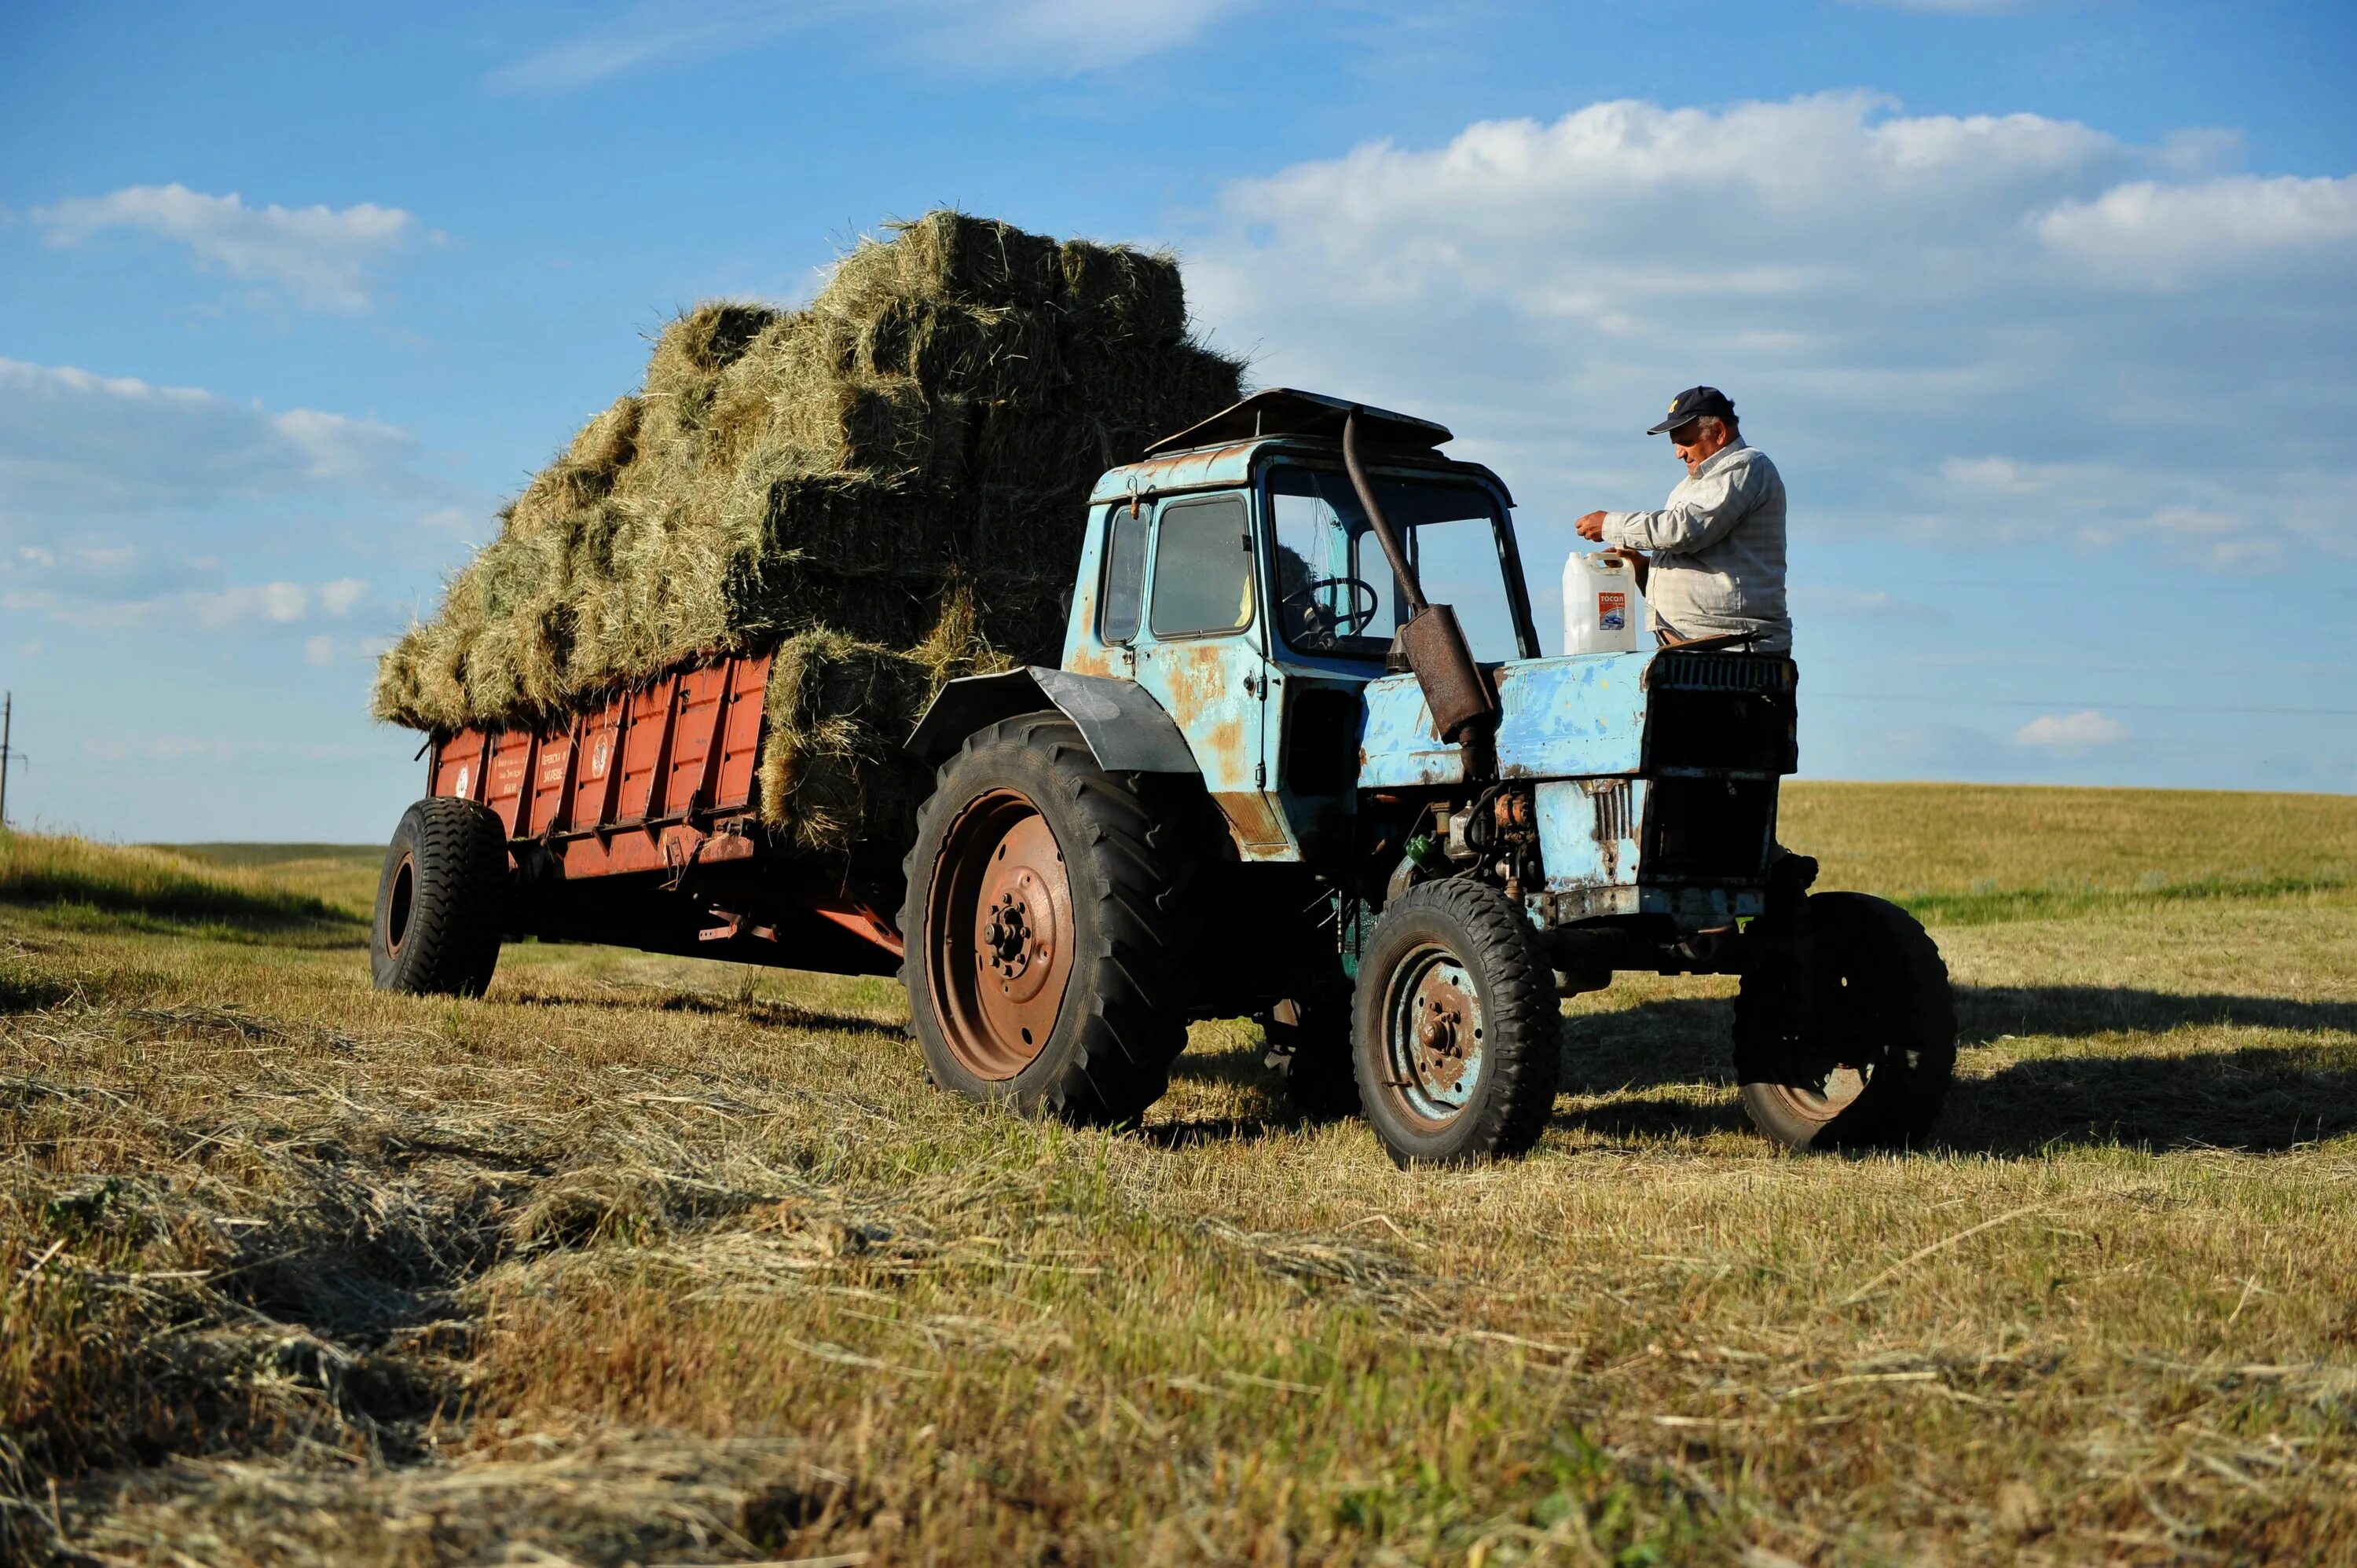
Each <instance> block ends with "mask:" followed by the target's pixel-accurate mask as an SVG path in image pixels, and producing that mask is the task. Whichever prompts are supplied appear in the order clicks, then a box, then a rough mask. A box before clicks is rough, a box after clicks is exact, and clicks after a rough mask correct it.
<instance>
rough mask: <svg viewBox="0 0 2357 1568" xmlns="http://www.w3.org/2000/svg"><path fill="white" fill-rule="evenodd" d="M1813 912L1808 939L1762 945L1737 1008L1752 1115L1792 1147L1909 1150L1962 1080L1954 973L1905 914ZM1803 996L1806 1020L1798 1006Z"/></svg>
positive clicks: (1821, 902)
mask: <svg viewBox="0 0 2357 1568" xmlns="http://www.w3.org/2000/svg"><path fill="white" fill-rule="evenodd" d="M1806 908H1807V917H1806V918H1807V922H1808V929H1807V932H1806V936H1805V940H1803V941H1802V942H1800V943H1799V944H1797V945H1796V944H1793V943H1792V942H1790V941H1789V940H1787V941H1786V942H1784V943H1783V944H1781V945H1774V944H1773V943H1772V940H1771V945H1768V946H1764V947H1763V948H1762V949H1761V952H1762V953H1763V954H1764V955H1766V956H1765V958H1764V960H1763V961H1761V962H1759V963H1757V964H1754V965H1749V966H1747V968H1746V971H1745V973H1744V976H1743V987H1742V990H1741V991H1740V993H1738V995H1737V997H1736V1002H1735V1076H1736V1079H1737V1080H1738V1082H1739V1083H1740V1084H1741V1086H1742V1096H1743V1109H1744V1110H1745V1111H1746V1112H1749V1115H1750V1117H1751V1122H1752V1125H1753V1126H1755V1127H1757V1128H1759V1129H1760V1132H1761V1133H1765V1134H1766V1135H1767V1136H1769V1137H1770V1138H1772V1139H1774V1140H1775V1141H1776V1142H1778V1143H1780V1144H1784V1145H1785V1146H1787V1147H1788V1148H1794V1149H1829V1148H1838V1147H1850V1148H1858V1147H1864V1148H1873V1147H1893V1146H1902V1145H1905V1144H1911V1143H1913V1142H1915V1141H1917V1140H1918V1139H1920V1138H1921V1137H1922V1136H1923V1135H1924V1134H1925V1133H1928V1132H1930V1131H1931V1128H1932V1122H1934V1121H1935V1120H1937V1118H1938V1117H1939V1114H1940V1103H1941V1101H1943V1099H1944V1098H1945V1097H1946V1095H1947V1092H1948V1083H1949V1080H1950V1079H1951V1078H1953V1076H1954V1073H1955V1067H1956V1004H1955V996H1954V993H1953V992H1952V991H1951V990H1950V989H1949V985H1948V966H1947V965H1946V964H1945V963H1943V962H1942V961H1941V959H1940V950H1939V949H1938V948H1937V947H1936V946H1934V945H1933V944H1932V939H1931V937H1930V936H1929V935H1928V934H1926V933H1925V931H1924V929H1923V928H1922V927H1921V925H1920V924H1918V923H1917V922H1916V920H1915V918H1914V917H1913V916H1911V915H1910V914H1908V913H1907V911H1906V910H1904V909H1901V908H1899V906H1897V905H1896V904H1890V903H1886V902H1885V901H1884V900H1882V899H1880V898H1874V897H1867V895H1866V894H1863V893H1816V894H1812V895H1810V897H1809V898H1808V900H1807V906H1806ZM1754 930H1755V932H1757V931H1758V928H1757V927H1755V928H1754ZM1760 934H1762V935H1769V936H1770V937H1771V939H1772V937H1773V936H1775V935H1777V933H1760ZM1798 953H1805V954H1806V955H1807V957H1806V960H1805V961H1804V962H1803V961H1802V960H1800V959H1799V958H1798V957H1797V956H1796V955H1797V954H1798ZM1801 986H1805V988H1806V991H1807V993H1808V999H1809V1007H1808V1010H1807V1015H1806V1018H1805V1021H1801V1020H1799V1019H1798V1017H1797V1014H1796V1008H1795V1006H1794V1002H1795V997H1794V992H1795V990H1796V989H1797V988H1799V987H1801Z"/></svg>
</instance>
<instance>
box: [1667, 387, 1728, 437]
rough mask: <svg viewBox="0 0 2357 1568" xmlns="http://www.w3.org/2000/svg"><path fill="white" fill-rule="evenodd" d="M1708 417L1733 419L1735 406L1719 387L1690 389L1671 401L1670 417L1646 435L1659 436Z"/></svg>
mask: <svg viewBox="0 0 2357 1568" xmlns="http://www.w3.org/2000/svg"><path fill="white" fill-rule="evenodd" d="M1706 416H1716V417H1717V418H1719V419H1733V418H1734V417H1735V405H1734V404H1733V403H1729V402H1727V394H1726V393H1725V392H1721V391H1719V390H1718V389H1717V387H1688V388H1686V390H1685V391H1684V392H1680V393H1678V395H1677V396H1675V397H1674V398H1672V399H1671V400H1670V414H1669V417H1668V418H1667V419H1664V420H1663V421H1662V423H1661V424H1656V425H1655V426H1653V428H1652V429H1651V430H1648V431H1647V432H1645V434H1646V435H1661V434H1663V432H1664V431H1670V430H1675V429H1676V428H1677V427H1678V426H1679V425H1681V424H1688V423H1690V422H1692V421H1694V420H1697V419H1701V418H1704V417H1706Z"/></svg>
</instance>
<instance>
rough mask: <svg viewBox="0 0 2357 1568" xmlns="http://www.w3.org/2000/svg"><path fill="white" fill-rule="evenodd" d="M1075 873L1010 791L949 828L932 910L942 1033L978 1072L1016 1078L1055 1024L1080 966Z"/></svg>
mask: <svg viewBox="0 0 2357 1568" xmlns="http://www.w3.org/2000/svg"><path fill="white" fill-rule="evenodd" d="M1073 944H1074V935H1073V928H1072V891H1071V876H1070V875H1069V874H1068V873H1067V872H1066V870H1065V866H1064V856H1063V852H1062V851H1061V850H1060V848H1059V847H1058V846H1057V843H1056V835H1055V833H1054V832H1052V831H1051V830H1050V829H1049V826H1048V823H1047V820H1046V819H1045V818H1043V817H1041V816H1040V815H1039V811H1037V809H1035V808H1034V807H1033V806H1032V804H1031V802H1030V801H1028V800H1025V799H1024V798H1023V797H1022V796H1020V795H1017V794H1015V793H1013V792H1011V791H1006V792H1000V793H995V794H991V795H985V796H984V797H982V798H981V799H979V800H975V801H974V802H973V803H972V804H971V805H969V806H968V807H967V808H966V810H965V811H964V813H963V815H962V816H961V817H960V818H959V820H958V822H957V824H956V825H955V826H954V827H952V829H951V831H950V833H949V835H948V838H947V840H946V842H945V843H943V845H942V864H941V865H940V866H939V867H938V868H937V869H936V871H935V874H934V876H933V886H932V893H931V897H930V898H929V900H928V903H927V910H926V963H927V966H928V969H929V971H930V975H929V978H930V979H931V983H932V985H931V989H932V994H933V1004H934V1006H935V1008H936V1009H937V1012H938V1015H939V1018H940V1021H941V1024H942V1035H943V1037H944V1038H945V1039H946V1040H947V1041H948V1043H949V1047H950V1049H951V1051H952V1053H953V1054H955V1056H956V1057H957V1058H958V1061H959V1062H960V1063H961V1064H962V1065H963V1066H964V1067H965V1068H966V1069H967V1070H968V1071H970V1072H972V1073H974V1075H975V1076H976V1077H977V1078H983V1079H991V1080H994V1081H997V1080H1004V1079H1010V1078H1013V1077H1014V1076H1015V1075H1016V1074H1017V1073H1019V1072H1021V1071H1022V1070H1023V1069H1025V1068H1027V1067H1028V1066H1030V1065H1031V1063H1032V1062H1033V1061H1034V1060H1036V1059H1037V1058H1038V1057H1039V1052H1040V1051H1041V1050H1042V1049H1044V1048H1045V1047H1046V1046H1047V1044H1048V1037H1049V1035H1050V1034H1052V1033H1053V1032H1054V1031H1055V1027H1056V1019H1057V1017H1058V1015H1060V1013H1061V1012H1062V1010H1063V1004H1064V988H1065V983H1066V982H1067V981H1068V980H1070V979H1071V971H1072V949H1073Z"/></svg>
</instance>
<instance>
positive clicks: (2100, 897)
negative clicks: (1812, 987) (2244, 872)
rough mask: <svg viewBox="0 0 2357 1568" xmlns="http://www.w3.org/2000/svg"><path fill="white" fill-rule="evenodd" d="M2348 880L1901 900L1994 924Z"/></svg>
mask: <svg viewBox="0 0 2357 1568" xmlns="http://www.w3.org/2000/svg"><path fill="white" fill-rule="evenodd" d="M2352 887H2357V880H2352V879H2351V878H2349V877H2345V876H2261V877H2249V878H2231V877H2204V878H2201V879H2200V880H2197V881H2190V882H2161V883H2155V884H2153V885H2150V886H2141V887H2093V886H2084V885H2082V886H2052V887H1990V888H1975V889H1973V890H1971V891H1969V892H1950V893H1930V892H1926V893H1910V894H1907V895H1905V896H1904V897H1900V899H1899V900H1898V902H1899V903H1900V904H1902V905H1904V906H1905V907H1906V908H1907V909H1908V911H1909V912H1910V914H1912V915H1913V916H1914V917H1915V918H1917V919H1919V920H1921V921H1923V922H1924V923H1925V924H1927V925H1943V926H1989V925H1996V924H1998V923H2000V922H2002V921H2007V920H2064V919H2074V918H2081V917H2083V916H2087V915H2095V914H2114V913H2123V912H2126V911H2131V910H2135V909H2137V908H2144V907H2146V906H2148V905H2154V904H2205V903H2219V902H2226V901H2250V900H2260V899H2275V898H2310V897H2322V896H2326V895H2330V894H2335V893H2346V892H2348V891H2349V890H2350V889H2351V888H2352Z"/></svg>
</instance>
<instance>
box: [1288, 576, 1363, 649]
mask: <svg viewBox="0 0 2357 1568" xmlns="http://www.w3.org/2000/svg"><path fill="white" fill-rule="evenodd" d="M1333 587H1343V588H1348V589H1350V590H1351V607H1350V608H1349V609H1347V610H1343V611H1340V612H1339V613H1338V612H1333V611H1329V612H1328V613H1329V614H1332V615H1334V616H1335V621H1334V630H1333V635H1334V636H1336V637H1356V636H1358V635H1359V633H1361V631H1364V630H1365V629H1366V628H1367V624H1368V623H1369V622H1370V621H1372V620H1373V619H1374V618H1375V612H1376V611H1377V610H1379V609H1381V608H1383V595H1382V594H1381V593H1379V592H1378V591H1376V588H1375V585H1373V584H1372V583H1370V582H1368V581H1367V580H1366V579H1365V578H1364V577H1312V578H1310V579H1309V581H1308V582H1306V583H1304V584H1302V585H1301V586H1299V587H1297V588H1296V589H1294V590H1293V592H1291V593H1289V594H1287V595H1286V596H1284V597H1283V598H1281V599H1279V600H1277V601H1276V602H1277V604H1278V605H1279V606H1284V605H1290V604H1295V603H1298V604H1300V605H1301V606H1302V607H1304V608H1306V609H1308V608H1320V606H1318V605H1317V604H1316V602H1315V598H1314V596H1315V595H1316V594H1317V593H1318V590H1319V589H1321V588H1333ZM1361 594H1364V595H1366V596H1367V607H1366V608H1364V609H1361V608H1360V607H1359V606H1358V598H1359V596H1360V595H1361Z"/></svg>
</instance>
